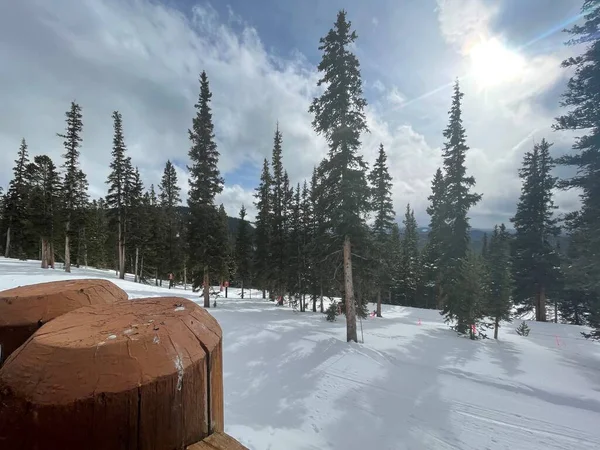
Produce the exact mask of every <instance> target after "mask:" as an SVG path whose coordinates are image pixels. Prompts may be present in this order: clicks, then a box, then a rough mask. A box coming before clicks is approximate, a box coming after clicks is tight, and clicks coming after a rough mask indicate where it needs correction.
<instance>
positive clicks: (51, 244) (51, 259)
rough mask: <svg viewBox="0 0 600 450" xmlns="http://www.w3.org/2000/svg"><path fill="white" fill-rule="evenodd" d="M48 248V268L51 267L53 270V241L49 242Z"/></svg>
mask: <svg viewBox="0 0 600 450" xmlns="http://www.w3.org/2000/svg"><path fill="white" fill-rule="evenodd" d="M49 248H50V267H52V268H53V269H54V242H53V241H50V244H49Z"/></svg>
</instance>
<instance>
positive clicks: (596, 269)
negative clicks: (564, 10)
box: [554, 0, 600, 339]
mask: <svg viewBox="0 0 600 450" xmlns="http://www.w3.org/2000/svg"><path fill="white" fill-rule="evenodd" d="M599 7H600V1H599V0H585V1H584V2H583V7H582V13H583V17H584V19H585V22H584V23H583V25H575V26H574V27H573V28H571V29H570V30H568V31H569V33H570V34H572V35H573V39H572V40H571V41H569V42H568V44H571V45H577V44H582V43H585V44H586V46H585V50H584V51H583V53H582V54H581V55H580V56H577V57H571V58H569V59H567V60H566V61H564V62H563V64H562V65H563V67H566V68H572V69H575V70H574V74H573V76H572V77H571V78H570V80H569V82H568V85H567V91H566V92H565V93H564V94H563V100H562V102H561V106H562V107H564V108H568V111H567V112H566V113H565V114H564V115H563V116H561V117H559V118H558V119H557V123H556V124H555V126H554V128H555V129H557V130H583V129H585V133H586V134H584V135H583V136H580V137H579V138H578V139H577V140H576V141H575V144H574V145H573V150H574V153H573V154H570V155H565V156H563V157H562V158H560V159H559V160H558V161H557V163H558V164H561V165H565V166H572V167H576V168H577V173H576V175H575V176H573V177H571V178H567V179H563V180H561V182H560V187H561V188H563V189H576V190H577V191H579V193H580V199H581V209H580V210H579V211H577V212H576V213H575V214H572V215H570V216H569V217H568V221H567V230H568V232H569V235H570V237H571V243H570V245H571V246H572V247H573V249H572V252H571V257H570V262H571V264H570V266H569V270H567V271H566V272H565V278H566V280H565V284H566V288H567V289H568V290H569V291H570V293H571V295H573V294H574V293H576V292H577V293H579V294H578V296H579V297H580V298H585V299H586V303H587V304H588V305H589V310H590V314H589V317H588V319H589V325H591V326H592V327H593V331H592V332H591V333H586V334H584V335H585V336H586V337H588V338H593V339H600V176H599V173H600V141H599V137H600V110H598V107H597V105H598V98H599V95H600V71H599V68H600V25H599V23H600V8H599ZM576 295H577V294H576Z"/></svg>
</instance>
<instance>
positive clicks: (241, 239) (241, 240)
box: [235, 205, 252, 298]
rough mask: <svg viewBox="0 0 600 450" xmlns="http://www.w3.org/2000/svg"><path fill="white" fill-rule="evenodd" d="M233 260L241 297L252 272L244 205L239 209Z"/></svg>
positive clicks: (249, 240) (250, 246) (249, 241)
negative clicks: (240, 288)
mask: <svg viewBox="0 0 600 450" xmlns="http://www.w3.org/2000/svg"><path fill="white" fill-rule="evenodd" d="M235 261H236V266H237V278H238V280H239V282H240V284H241V287H242V298H244V287H245V286H247V285H248V284H249V283H250V275H251V273H252V239H251V236H250V227H249V224H248V221H247V220H246V208H245V207H244V205H242V208H241V209H240V224H239V225H238V229H237V236H236V240H235Z"/></svg>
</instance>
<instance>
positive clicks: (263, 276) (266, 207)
mask: <svg viewBox="0 0 600 450" xmlns="http://www.w3.org/2000/svg"><path fill="white" fill-rule="evenodd" d="M271 184H272V180H271V173H270V172H269V163H268V161H267V160H266V159H265V160H264V162H263V170H262V173H261V175H260V185H259V186H258V188H257V189H256V193H255V194H254V197H255V198H256V202H255V206H256V211H257V212H256V222H255V225H256V229H255V236H256V239H255V245H256V252H255V254H254V264H253V266H254V279H255V281H256V283H257V287H258V288H259V289H262V291H263V298H265V291H266V289H267V288H268V286H269V280H270V272H269V269H270V267H271V264H272V262H271V245H270V244H271V203H272V198H271Z"/></svg>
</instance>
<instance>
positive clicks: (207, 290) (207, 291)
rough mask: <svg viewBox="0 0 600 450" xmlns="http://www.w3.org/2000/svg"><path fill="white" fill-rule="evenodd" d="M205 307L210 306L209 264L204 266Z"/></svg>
mask: <svg viewBox="0 0 600 450" xmlns="http://www.w3.org/2000/svg"><path fill="white" fill-rule="evenodd" d="M204 307H205V308H210V277H209V276H208V266H204Z"/></svg>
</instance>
